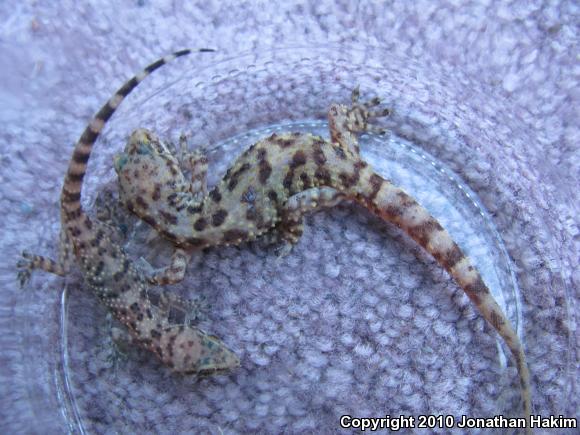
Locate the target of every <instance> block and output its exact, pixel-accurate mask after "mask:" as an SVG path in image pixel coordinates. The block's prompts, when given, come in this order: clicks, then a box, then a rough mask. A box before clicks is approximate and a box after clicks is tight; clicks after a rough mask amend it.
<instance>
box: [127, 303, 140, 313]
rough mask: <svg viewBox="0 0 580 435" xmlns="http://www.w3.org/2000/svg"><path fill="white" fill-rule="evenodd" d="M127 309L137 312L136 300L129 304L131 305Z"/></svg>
mask: <svg viewBox="0 0 580 435" xmlns="http://www.w3.org/2000/svg"><path fill="white" fill-rule="evenodd" d="M129 309H130V310H131V311H133V312H134V313H137V312H139V304H138V303H137V302H133V303H132V304H131V306H130V307H129Z"/></svg>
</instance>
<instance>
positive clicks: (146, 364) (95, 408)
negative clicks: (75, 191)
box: [0, 0, 580, 433]
mask: <svg viewBox="0 0 580 435" xmlns="http://www.w3.org/2000/svg"><path fill="white" fill-rule="evenodd" d="M0 14H1V15H0V16H1V22H2V23H3V26H2V27H1V28H0V37H1V40H0V50H1V51H2V58H3V68H2V69H1V70H0V83H2V86H1V87H0V92H1V93H2V94H1V95H2V97H1V98H2V101H3V104H2V106H1V107H0V122H1V124H0V125H2V127H1V128H0V153H1V160H0V162H1V171H0V176H1V178H2V185H1V186H0V192H1V195H0V208H1V211H2V215H3V221H2V223H1V224H0V225H1V228H2V232H1V238H0V249H1V252H2V257H3V261H2V263H1V264H0V267H1V269H0V277H1V281H0V282H1V288H0V292H1V295H2V299H3V301H4V302H3V307H4V308H3V310H2V314H1V315H0V321H1V328H2V329H1V330H2V336H1V338H0V340H1V341H0V344H1V348H2V349H3V351H2V354H1V355H0V364H1V370H2V374H1V378H0V379H1V382H2V385H0V388H1V389H2V391H3V394H2V399H1V400H2V403H1V405H2V406H0V425H3V426H4V428H6V429H10V431H11V432H31V431H34V430H37V431H38V430H41V429H44V430H48V431H49V432H57V431H62V430H63V428H65V423H64V419H65V418H64V417H63V415H66V416H67V418H68V419H69V420H70V421H73V422H74V423H73V424H79V422H80V424H82V426H83V427H84V428H85V429H86V430H87V431H89V432H91V433H108V432H111V433H113V432H133V431H138V430H140V431H145V432H162V433H178V432H186V431H191V430H192V429H194V428H197V429H200V430H201V431H204V432H212V433H218V432H220V431H223V432H231V433H234V432H247V431H264V432H281V431H286V432H290V433H293V432H300V431H320V432H332V431H333V430H335V429H336V428H337V426H338V421H339V418H340V416H341V415H343V414H350V415H353V416H360V417H362V416H377V417H380V416H384V415H392V416H398V415H400V414H404V415H413V416H418V415H420V414H450V415H454V416H460V415H468V416H473V417H475V416H492V415H495V414H504V415H510V416H516V415H519V412H520V411H519V407H518V405H517V403H518V391H517V385H516V383H515V382H516V376H515V370H513V368H512V367H511V365H510V367H509V369H508V370H505V369H502V368H501V367H500V365H499V364H498V362H497V359H498V350H497V347H496V342H495V338H494V335H493V333H492V331H491V329H490V328H489V327H488V326H487V325H485V323H484V322H483V320H481V319H480V317H479V316H478V314H477V313H476V312H475V310H473V308H472V307H471V306H470V304H469V302H468V300H467V298H465V296H464V295H462V293H461V292H460V291H459V290H458V289H457V287H456V286H455V285H454V284H453V283H452V282H451V280H450V279H449V277H448V276H447V275H445V274H444V273H442V272H441V271H440V270H439V269H438V268H437V266H436V265H435V264H434V263H433V261H432V260H430V259H429V258H428V257H427V256H426V255H425V254H422V253H421V252H420V251H419V250H418V249H417V248H416V246H415V245H414V244H413V243H412V242H411V241H410V240H409V239H407V238H406V237H404V236H403V235H402V234H401V233H400V232H398V231H397V230H395V229H394V228H392V226H390V225H386V224H383V223H381V222H379V221H378V220H377V219H375V218H373V217H372V216H370V215H369V214H368V213H365V212H363V211H361V210H359V209H357V208H354V207H349V206H341V207H339V208H336V209H334V210H331V211H329V212H324V213H321V214H317V215H314V216H312V217H310V218H309V219H308V220H307V230H306V232H305V235H304V237H303V239H302V241H301V243H300V244H299V245H298V246H297V247H296V249H295V250H294V252H293V253H292V254H291V255H290V256H288V257H286V258H284V259H282V260H278V259H277V258H276V256H275V253H274V252H273V251H272V250H271V249H264V248H262V247H260V246H258V245H251V246H243V247H240V248H235V249H234V248H227V249H214V250H209V251H208V252H205V253H200V254H199V255H197V256H196V258H195V260H194V264H193V265H192V266H191V267H190V269H189V272H188V278H187V280H186V281H185V282H184V283H183V284H180V285H177V286H175V287H174V288H173V289H174V290H175V291H176V292H178V293H180V294H182V295H186V296H188V297H193V296H200V295H201V296H203V298H204V299H205V301H204V302H202V313H203V314H204V315H205V318H203V319H202V324H203V327H204V329H206V330H208V331H212V332H214V333H216V335H218V336H220V337H221V338H223V339H224V341H226V342H227V343H228V344H229V345H230V346H231V347H232V348H233V349H234V350H235V351H236V352H237V353H238V354H239V355H240V357H241V359H242V367H241V369H240V370H238V371H237V372H236V373H234V374H231V375H228V376H223V377H218V378H210V379H203V380H200V381H195V380H193V379H182V378H179V377H176V376H172V375H170V374H169V373H168V372H167V371H165V370H163V369H161V368H160V367H159V365H157V364H156V363H155V362H154V361H152V359H151V358H150V357H149V356H148V355H145V354H137V355H133V354H132V353H130V354H129V357H128V358H127V359H126V360H122V361H119V362H118V363H117V364H116V365H113V364H112V363H111V361H110V360H109V358H108V357H110V356H111V355H112V347H111V343H110V339H109V333H108V327H109V325H108V322H107V320H106V317H105V309H104V308H103V307H102V306H100V305H99V304H98V302H97V301H96V299H95V298H93V297H92V296H91V295H89V294H88V293H87V292H85V291H82V289H83V286H82V282H81V280H80V279H79V277H78V275H77V274H73V275H72V276H71V277H70V278H69V279H68V280H67V283H68V293H69V294H68V296H69V297H70V303H69V307H68V316H69V318H68V322H67V325H68V336H67V338H68V346H67V349H68V355H69V357H70V359H68V360H66V361H65V362H64V364H65V366H64V368H63V366H62V364H63V362H62V360H61V359H60V356H59V355H58V350H57V349H58V348H59V346H61V345H62V337H61V331H60V330H59V326H58V325H59V322H60V315H61V311H60V310H61V308H60V291H61V290H62V288H63V287H64V283H65V281H64V280H63V279H61V278H57V277H53V276H47V275H45V274H40V273H39V274H37V275H36V277H35V278H34V279H33V281H32V283H31V284H30V285H29V286H28V288H27V289H26V291H19V290H18V288H17V284H16V280H15V270H14V264H15V262H16V260H17V257H18V254H19V252H20V251H21V250H22V249H23V248H25V249H27V250H31V251H34V252H38V253H41V254H45V255H50V256H53V257H54V256H55V255H56V247H57V245H56V243H57V240H58V227H59V221H58V204H57V200H58V197H59V189H60V186H61V183H62V177H63V174H64V171H65V168H66V164H67V162H68V159H69V158H70V152H71V148H72V144H73V143H74V142H75V140H76V139H77V138H78V136H79V134H80V132H81V131H82V129H83V128H84V126H85V123H86V121H87V120H88V119H89V117H90V116H91V114H92V113H93V112H94V111H95V110H96V109H97V108H98V107H99V106H100V104H102V102H104V101H105V100H106V98H108V97H109V95H110V94H111V93H112V92H113V90H114V89H115V87H116V86H118V85H119V84H120V83H121V82H122V81H123V80H124V79H125V78H127V77H129V76H130V75H131V74H132V73H133V72H135V71H137V70H138V69H139V68H141V67H142V66H144V65H145V64H146V63H147V62H148V61H152V60H155V59H156V58H157V57H158V56H159V55H161V54H164V53H166V52H169V51H172V50H174V49H179V48H183V47H190V46H193V47H201V46H204V47H216V48H219V50H220V52H219V53H218V54H216V56H215V57H213V58H212V57H208V56H203V57H202V56H200V57H198V58H196V59H195V61H193V60H188V62H190V63H187V62H184V63H182V64H181V66H183V67H184V68H185V69H184V70H181V71H180V65H179V64H176V65H174V66H172V67H168V69H167V70H163V71H162V72H160V73H158V75H157V76H155V77H152V80H151V83H150V84H147V83H144V84H143V85H144V87H143V91H142V94H141V97H139V96H137V97H136V98H135V99H134V100H131V101H127V105H124V106H123V107H122V108H121V110H120V113H119V114H118V115H117V116H116V117H115V119H114V120H113V122H112V123H111V126H110V128H109V129H108V130H107V131H106V134H105V140H103V141H101V142H99V143H98V145H97V147H96V149H95V153H94V155H93V159H92V161H91V165H90V172H89V176H88V178H87V182H86V192H87V196H86V199H87V201H86V204H87V205H91V204H92V201H93V200H94V197H95V196H96V194H98V192H99V191H100V190H102V189H103V186H109V185H111V184H112V180H113V171H112V170H111V157H112V155H113V154H114V153H115V152H118V151H119V150H120V149H121V146H122V141H123V140H124V138H126V137H127V135H128V134H129V133H130V131H131V130H132V129H134V128H136V127H139V126H142V124H141V123H142V122H145V121H146V122H147V124H146V126H148V127H150V128H154V129H156V130H158V131H160V132H161V133H163V134H165V135H167V136H168V137H171V138H173V139H175V138H176V137H177V136H178V134H179V132H180V129H186V130H187V131H188V132H189V133H190V135H191V137H192V141H193V142H194V143H196V144H203V143H204V141H216V140H223V139H226V138H227V137H229V136H232V135H234V134H240V133H243V132H244V131H245V130H246V129H248V128H253V127H259V126H260V123H263V125H267V124H269V123H274V122H280V121H284V120H289V119H302V118H311V119H314V118H317V119H323V118H324V108H325V107H327V103H328V102H329V101H330V98H331V97H332V98H334V97H335V96H340V95H342V98H343V100H344V99H346V98H348V88H349V87H352V86H353V85H354V84H356V83H351V80H356V79H357V77H356V71H357V68H350V69H349V68H348V66H349V62H348V56H349V55H350V53H351V51H349V50H348V49H347V48H345V49H344V53H345V56H344V57H345V62H343V64H342V66H338V67H337V69H336V70H337V71H341V74H344V75H342V76H341V75H340V74H339V73H337V75H336V76H333V75H332V74H325V71H326V70H324V68H323V65H324V62H323V61H322V59H323V58H324V55H323V54H321V53H320V52H319V51H318V52H316V56H312V57H313V58H315V59H316V61H314V62H310V63H308V62H305V63H302V64H301V65H302V68H303V70H300V71H298V72H296V71H292V70H289V69H288V68H286V69H285V70H280V71H278V72H277V73H276V74H272V75H271V76H270V75H269V74H271V72H272V71H275V66H274V67H273V68H270V69H268V71H267V72H266V73H263V74H262V73H260V72H259V70H260V68H257V71H258V72H256V73H255V74H253V75H252V76H251V77H249V78H248V80H247V85H243V84H242V85H240V87H239V89H243V91H244V92H245V94H244V95H248V94H249V93H251V92H253V93H254V94H255V95H256V101H255V107H253V106H252V104H251V102H249V105H248V106H243V107H231V106H232V103H231V102H232V101H235V100H236V98H238V97H236V95H237V94H236V92H237V89H236V87H231V88H227V87H226V88H224V87H223V86H222V87H220V86H221V85H219V86H218V85H216V87H215V89H218V91H219V92H216V93H215V95H214V94H211V95H205V94H204V93H203V86H202V87H199V88H196V83H197V82H196V80H197V79H196V78H193V77H187V78H186V79H184V78H183V74H184V72H183V71H185V72H187V71H195V72H196V73H198V74H199V77H200V79H199V80H200V82H203V83H206V84H207V83H210V82H212V80H213V81H214V82H216V83H218V84H219V83H222V82H219V79H217V78H215V77H214V76H213V71H214V70H215V69H216V67H215V65H214V62H216V60H218V59H225V61H224V62H226V64H227V59H228V58H230V57H235V56H237V55H239V54H240V53H250V55H252V53H254V54H255V56H256V59H257V62H258V64H259V61H260V59H262V58H263V57H265V55H261V54H260V53H266V52H268V51H269V50H271V49H272V48H273V47H288V46H302V47H304V46H309V45H311V46H317V47H320V46H325V45H326V44H328V43H329V42H335V43H338V44H345V45H344V46H345V47H346V46H347V45H346V44H353V43H354V44H356V46H359V47H360V46H362V47H379V49H378V50H368V51H366V52H364V54H363V55H362V57H361V58H357V59H353V61H352V64H360V65H364V66H366V67H368V69H365V68H363V67H362V66H361V67H360V68H358V70H359V71H362V72H364V71H381V68H382V70H383V71H388V73H389V75H388V76H386V75H382V76H381V75H380V74H379V73H377V76H376V77H375V76H374V75H372V74H371V75H367V76H365V77H360V78H359V83H361V88H362V89H367V90H369V89H370V90H372V86H375V87H376V88H377V89H379V91H380V90H383V91H389V95H387V96H385V98H386V99H387V100H388V101H389V102H392V104H393V106H394V107H395V110H396V113H395V116H394V117H393V119H392V120H390V122H391V123H392V128H393V130H394V131H395V132H396V133H398V134H400V135H402V136H405V137H406V138H407V139H410V140H412V141H413V142H414V143H416V144H417V145H418V146H421V147H423V148H424V149H426V150H427V151H428V152H430V153H431V154H433V155H434V156H436V157H437V158H438V159H439V160H441V161H443V162H444V163H445V164H446V165H448V166H449V167H450V168H451V169H452V170H453V171H455V172H456V173H457V174H459V175H460V176H461V178H462V179H463V181H464V182H465V183H466V184H467V185H468V186H469V187H470V188H471V189H473V190H474V191H475V192H476V193H477V194H478V196H479V197H480V199H481V201H482V203H483V205H484V207H485V208H486V209H487V211H488V212H489V213H490V214H491V216H492V220H493V223H494V225H495V226H496V227H497V229H498V231H499V233H500V236H501V237H502V239H503V241H504V243H505V245H506V247H507V251H508V253H509V256H510V257H511V259H512V261H513V264H514V266H515V270H516V278H517V280H518V284H519V287H520V297H521V303H522V311H523V320H524V324H523V335H524V337H525V345H526V349H527V355H528V363H529V365H530V370H531V372H532V391H533V398H534V406H535V411H536V412H537V413H540V414H542V415H545V416H548V415H550V414H556V415H558V414H563V415H567V416H578V390H577V388H578V386H577V379H578V378H579V376H578V375H579V373H578V358H577V344H578V338H579V336H578V333H577V331H576V309H575V304H576V303H577V298H578V290H577V289H578V283H579V279H580V276H579V275H578V258H580V252H579V249H578V248H579V247H578V234H579V232H578V218H577V216H578V203H579V202H578V193H577V189H576V188H575V187H576V186H578V184H579V182H580V177H579V166H580V165H579V164H580V156H579V147H578V144H579V140H580V136H579V124H578V84H579V80H578V74H579V71H578V66H577V50H578V23H579V22H580V19H579V18H580V17H579V10H578V6H577V5H575V4H574V2H572V1H561V2H530V1H507V2H501V1H493V0H489V1H477V2H475V1H474V2H469V1H451V0H450V1H442V2H431V1H419V2H406V1H394V2H391V3H390V4H389V5H388V6H385V5H384V4H382V3H379V2H361V3H356V2H346V1H345V2H328V1H324V0H322V1H316V2H311V3H309V4H306V5H292V4H289V5H287V4H284V5H280V4H277V5H276V6H274V4H273V3H272V4H270V3H255V4H252V5H239V4H238V3H237V2H231V3H229V2H217V1H216V2H203V5H202V4H201V3H200V4H199V5H197V6H196V5H193V4H192V2H169V1H164V2H149V1H134V2H126V3H122V4H118V3H114V2H105V1H102V2H93V3H92V4H91V5H83V6H81V5H78V4H77V2H52V3H48V2H46V3H43V2H25V3H22V4H20V5H19V6H17V7H15V6H14V5H10V4H8V3H3V4H2V5H0ZM279 59H280V63H279V64H280V65H281V64H284V59H285V57H284V56H279ZM192 65H194V66H192ZM321 65H322V66H321ZM375 67H376V69H375ZM218 69H219V68H218ZM401 73H402V74H401ZM232 74H234V73H232ZM260 74H262V75H260ZM304 77H309V78H310V84H309V85H305V80H304ZM180 80H181V81H180ZM189 80H190V81H191V82H190V81H189ZM165 81H167V83H169V87H167V88H166V91H165V92H159V93H156V92H154V91H155V90H158V89H165V88H164V86H168V85H164V84H163V83H164V82H165ZM172 83H174V84H175V83H178V84H179V83H189V84H190V87H189V88H187V89H185V90H182V89H180V88H179V85H177V86H176V85H171V84H172ZM224 83H226V85H227V83H228V82H227V81H226V82H224ZM204 86H205V85H204ZM224 86H225V85H224ZM251 86H256V88H255V89H250V91H251V92H247V89H246V88H248V87H251ZM209 88H210V89H211V86H210V87H209ZM152 89H153V91H152ZM321 90H322V91H321ZM140 91H141V90H138V91H137V93H139V92H140ZM326 91H328V93H329V95H325V94H324V92H326ZM148 92H149V93H148ZM240 92H241V91H240ZM381 96H383V95H381ZM190 97H191V98H193V97H195V101H194V100H191V101H190ZM203 98H205V99H206V100H203ZM274 100H275V101H274ZM200 101H208V102H210V103H212V108H211V109H207V110H206V111H204V109H203V104H202V103H200ZM280 101H284V102H285V101H288V105H289V107H286V109H285V110H283V109H282V108H283V107H285V106H284V104H281V103H280ZM297 101H301V102H303V104H301V105H300V107H296V108H294V107H292V106H290V104H291V103H294V104H295V103H296V102H297ZM186 109H187V110H186ZM256 114H258V115H256ZM256 120H259V122H258V121H256ZM184 126H185V127H184ZM214 157H215V159H214V160H216V161H219V162H221V163H220V164H221V165H222V166H216V167H215V168H216V170H215V172H217V173H214V174H212V177H213V179H214V180H215V177H216V176H218V175H219V171H220V170H221V171H223V168H224V167H225V166H224V165H225V163H224V162H226V161H227V157H228V156H223V155H220V154H219V150H218V152H217V154H215V155H214ZM229 158H230V159H231V158H233V156H229ZM216 164H218V163H216ZM132 248H134V250H135V255H143V256H144V257H146V258H147V259H148V260H151V258H152V257H154V256H155V255H157V254H158V253H161V252H164V251H163V250H162V249H161V248H159V249H158V248H157V246H156V245H155V247H154V249H155V254H151V253H147V252H146V251H145V249H146V248H144V247H143V245H141V246H138V245H137V244H135V246H133V245H132ZM147 249H148V248H147ZM159 264H163V260H160V261H159ZM67 365H68V366H67ZM63 373H67V376H64V375H63ZM67 396H70V397H74V400H75V401H74V402H72V403H71V402H69V403H68V405H67V407H66V408H65V411H64V413H62V414H61V413H60V412H58V411H57V410H58V407H59V406H60V402H59V400H60V399H58V397H67ZM439 431H440V432H447V430H444V429H440V430H439ZM456 431H457V429H456ZM457 433H459V431H457Z"/></svg>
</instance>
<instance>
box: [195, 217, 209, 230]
mask: <svg viewBox="0 0 580 435" xmlns="http://www.w3.org/2000/svg"><path fill="white" fill-rule="evenodd" d="M206 226H207V220H206V219H205V218H199V219H198V220H196V221H195V223H194V224H193V228H194V229H195V231H203V230H204V229H205V227H206Z"/></svg>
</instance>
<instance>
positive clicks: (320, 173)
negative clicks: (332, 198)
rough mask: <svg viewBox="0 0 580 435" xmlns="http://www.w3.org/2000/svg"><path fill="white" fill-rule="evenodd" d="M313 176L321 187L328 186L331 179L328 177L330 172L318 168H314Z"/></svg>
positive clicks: (320, 167)
mask: <svg viewBox="0 0 580 435" xmlns="http://www.w3.org/2000/svg"><path fill="white" fill-rule="evenodd" d="M314 176H315V177H316V179H317V180H318V181H319V182H320V183H322V184H323V185H325V186H330V184H331V181H332V178H331V177H330V172H329V171H328V169H326V168H324V167H322V166H319V167H318V168H316V172H315V173H314Z"/></svg>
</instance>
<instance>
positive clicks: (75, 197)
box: [63, 190, 81, 202]
mask: <svg viewBox="0 0 580 435" xmlns="http://www.w3.org/2000/svg"><path fill="white" fill-rule="evenodd" d="M63 194H64V199H65V202H77V201H79V200H80V199H81V193H80V192H75V193H71V192H67V191H66V190H65V191H64V192H63Z"/></svg>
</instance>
